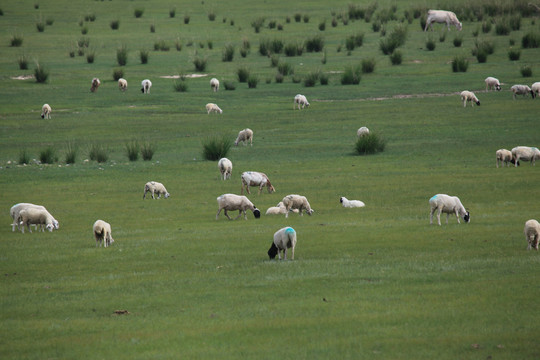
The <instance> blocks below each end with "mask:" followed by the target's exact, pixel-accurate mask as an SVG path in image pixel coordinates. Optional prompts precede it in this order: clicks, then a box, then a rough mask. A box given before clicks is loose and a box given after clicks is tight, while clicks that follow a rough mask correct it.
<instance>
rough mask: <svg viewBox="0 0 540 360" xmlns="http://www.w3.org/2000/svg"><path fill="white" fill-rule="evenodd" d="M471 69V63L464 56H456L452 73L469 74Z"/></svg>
mask: <svg viewBox="0 0 540 360" xmlns="http://www.w3.org/2000/svg"><path fill="white" fill-rule="evenodd" d="M468 68H469V61H468V60H467V59H466V58H465V57H464V56H460V55H457V56H454V59H453V60H452V71H453V72H467V69H468Z"/></svg>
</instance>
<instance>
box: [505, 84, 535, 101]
mask: <svg viewBox="0 0 540 360" xmlns="http://www.w3.org/2000/svg"><path fill="white" fill-rule="evenodd" d="M510 89H511V90H512V93H513V94H512V96H513V98H514V100H516V95H523V97H526V96H527V94H531V96H532V98H533V99H534V91H532V90H531V88H530V87H528V86H527V85H513V86H512V87H511V88H510Z"/></svg>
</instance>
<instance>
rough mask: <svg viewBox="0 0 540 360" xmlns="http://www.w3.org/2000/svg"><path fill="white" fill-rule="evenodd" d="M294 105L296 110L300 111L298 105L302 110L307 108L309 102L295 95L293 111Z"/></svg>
mask: <svg viewBox="0 0 540 360" xmlns="http://www.w3.org/2000/svg"><path fill="white" fill-rule="evenodd" d="M296 104H298V110H300V105H302V109H303V108H305V107H306V106H309V102H308V101H307V98H306V97H305V96H304V95H301V94H297V95H296V96H295V97H294V103H293V109H294V108H296Z"/></svg>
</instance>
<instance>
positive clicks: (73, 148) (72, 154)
mask: <svg viewBox="0 0 540 360" xmlns="http://www.w3.org/2000/svg"><path fill="white" fill-rule="evenodd" d="M77 152H78V148H77V143H76V142H75V141H70V142H68V143H67V145H66V153H65V160H66V164H75V162H76V161H77Z"/></svg>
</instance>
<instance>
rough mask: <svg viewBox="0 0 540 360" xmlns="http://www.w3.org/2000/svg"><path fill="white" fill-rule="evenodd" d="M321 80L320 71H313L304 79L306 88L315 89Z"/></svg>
mask: <svg viewBox="0 0 540 360" xmlns="http://www.w3.org/2000/svg"><path fill="white" fill-rule="evenodd" d="M319 78H320V71H312V72H310V73H308V74H307V75H306V77H305V78H304V86H305V87H313V86H315V85H316V84H317V81H319Z"/></svg>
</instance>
